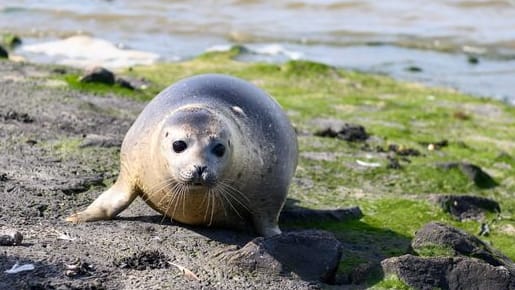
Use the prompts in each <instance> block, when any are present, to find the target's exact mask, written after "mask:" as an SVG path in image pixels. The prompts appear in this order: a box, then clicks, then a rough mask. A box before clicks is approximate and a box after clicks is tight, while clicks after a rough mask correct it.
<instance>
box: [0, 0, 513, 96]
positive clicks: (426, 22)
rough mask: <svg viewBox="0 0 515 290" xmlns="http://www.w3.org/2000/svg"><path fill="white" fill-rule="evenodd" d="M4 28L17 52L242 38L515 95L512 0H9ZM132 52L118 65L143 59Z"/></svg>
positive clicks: (36, 56) (143, 48) (288, 53)
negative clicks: (76, 44) (58, 44)
mask: <svg viewBox="0 0 515 290" xmlns="http://www.w3.org/2000/svg"><path fill="white" fill-rule="evenodd" d="M0 32H14V33H17V34H19V35H21V36H22V37H23V39H24V44H23V46H22V47H20V48H18V50H17V51H16V53H19V54H21V55H22V56H24V57H26V58H28V59H29V60H33V61H41V62H56V63H67V64H72V65H73V64H75V63H74V61H75V60H76V59H77V58H81V59H82V62H81V63H80V64H78V65H85V64H87V63H88V61H91V62H94V61H95V62H97V61H103V59H96V60H91V59H89V58H88V57H84V55H87V54H88V51H87V49H85V50H84V51H83V53H82V57H81V55H78V56H75V57H74V58H69V57H67V56H66V55H63V54H62V53H55V51H56V50H55V47H54V48H53V49H54V51H53V52H54V53H53V54H52V53H50V51H48V50H47V51H45V50H37V49H36V50H34V45H41V44H48V43H49V42H50V43H52V42H55V41H59V40H63V39H67V38H68V37H74V36H77V35H81V36H86V37H90V41H91V43H96V42H95V41H97V40H98V41H107V42H108V43H110V44H112V46H113V47H114V48H118V49H122V50H124V51H127V50H129V51H132V52H142V53H147V55H143V56H149V57H150V58H149V59H151V60H152V61H156V60H163V61H177V60H182V59H188V58H192V57H195V56H196V55H198V54H200V53H202V52H204V51H206V50H209V49H214V48H220V47H221V46H225V47H226V46H227V45H231V44H243V45H245V46H247V47H248V48H249V49H250V50H251V51H252V52H253V53H252V54H249V55H247V56H243V57H242V58H243V59H245V60H250V61H252V60H259V61H284V60H287V59H310V60H315V61H321V62H325V63H328V64H331V65H336V66H340V67H344V68H350V69H355V70H360V71H367V72H375V73H383V74H388V75H391V76H393V77H396V78H399V79H406V80H415V81H420V82H423V83H428V84H431V85H440V86H447V87H454V88H457V89H459V90H461V91H464V92H469V93H473V94H476V95H480V96H490V97H496V98H502V99H506V100H507V101H509V102H512V103H515V2H514V1H512V0H505V1H501V0H493V1H484V0H435V1H422V0H412V1H409V0H389V1H374V0H361V1H341V0H340V1H337V0H334V1H331V0H328V1H315V0H298V1H295V0H286V1H271V0H263V1H257V0H232V1H231V0H211V1H209V0H207V1H166V0H147V1H128V0H110V1H109V0H75V1H65V0H47V1H36V0H18V1H5V0H0ZM68 43H69V42H68ZM96 44H97V43H96ZM47 47H48V46H47ZM84 47H85V48H88V46H84ZM30 48H32V50H31V49H30ZM36 48H37V46H36ZM39 48H41V46H40V47H39ZM57 51H58V50H57ZM89 53H90V54H91V55H93V56H95V53H91V51H90V52H89ZM116 54H117V53H114V55H116ZM135 55H138V56H139V57H142V54H135ZM124 57H126V59H121V60H115V61H113V62H112V63H111V65H112V66H124V65H133V64H136V63H138V62H142V60H141V59H135V58H133V57H132V56H131V54H130V53H129V54H127V53H125V54H124ZM472 59H477V60H479V62H477V63H475V62H474V61H470V60H472ZM145 61H148V59H145ZM410 68H411V69H410ZM412 68H418V69H420V70H421V71H419V72H413V69H412Z"/></svg>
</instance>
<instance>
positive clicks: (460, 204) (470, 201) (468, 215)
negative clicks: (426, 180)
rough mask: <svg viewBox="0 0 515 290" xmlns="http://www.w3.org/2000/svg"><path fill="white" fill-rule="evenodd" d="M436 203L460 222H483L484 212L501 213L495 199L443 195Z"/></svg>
mask: <svg viewBox="0 0 515 290" xmlns="http://www.w3.org/2000/svg"><path fill="white" fill-rule="evenodd" d="M436 201H437V202H438V203H439V204H440V206H441V207H442V209H443V210H444V211H445V212H448V213H450V214H451V215H453V216H454V217H456V218H457V219H459V220H467V219H473V220H478V221H480V220H482V219H483V218H484V212H486V211H488V212H493V213H500V212H501V207H500V205H499V203H498V202H497V201H495V200H493V199H489V198H486V197H481V196H472V195H442V196H438V197H437V199H436Z"/></svg>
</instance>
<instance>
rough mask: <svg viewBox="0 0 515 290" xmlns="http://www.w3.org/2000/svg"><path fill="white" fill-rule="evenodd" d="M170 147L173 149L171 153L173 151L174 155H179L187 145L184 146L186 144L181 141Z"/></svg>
mask: <svg viewBox="0 0 515 290" xmlns="http://www.w3.org/2000/svg"><path fill="white" fill-rule="evenodd" d="M172 147H173V151H175V153H181V152H182V151H184V150H186V148H187V147H188V145H186V142H184V141H182V140H181V141H175V142H173V144H172Z"/></svg>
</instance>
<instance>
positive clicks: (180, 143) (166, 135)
mask: <svg viewBox="0 0 515 290" xmlns="http://www.w3.org/2000/svg"><path fill="white" fill-rule="evenodd" d="M297 158H298V145H297V137H296V134H295V131H294V130H293V127H292V125H291V123H290V121H289V120H288V117H287V116H286V114H285V113H284V111H283V110H282V109H281V107H280V105H279V104H278V103H277V102H276V101H275V100H274V99H273V98H271V97H270V96H269V95H268V94H267V93H265V92H264V91H263V90H261V89H259V88H258V87H256V86H254V85H253V84H251V83H249V82H247V81H244V80H242V79H238V78H235V77H231V76H226V75H219V74H205V75H198V76H194V77H190V78H187V79H184V80H181V81H179V82H177V83H175V84H173V85H171V86H170V87H168V88H166V89H165V90H164V91H162V92H161V93H159V94H158V95H157V96H156V97H155V98H154V99H153V100H152V101H151V102H150V103H149V104H148V105H147V106H146V107H145V109H144V110H143V111H142V113H141V114H140V115H139V116H138V118H137V119H136V121H135V122H134V124H133V125H132V127H131V128H130V129H129V131H128V132H127V134H126V136H125V138H124V140H123V143H122V147H121V151H120V173H119V176H118V179H117V180H116V182H115V183H114V184H113V185H112V186H111V187H110V188H109V189H108V190H106V191H105V192H103V193H102V194H101V195H100V196H99V197H98V198H97V199H96V200H95V201H94V202H93V203H92V204H91V205H89V206H88V207H87V208H86V209H85V210H84V211H81V212H78V213H75V214H72V215H71V216H69V217H68V218H67V220H68V221H70V222H84V221H95V220H107V219H112V218H113V217H115V216H116V215H117V214H119V213H120V212H121V211H123V210H124V209H125V208H127V206H129V204H130V203H131V202H132V201H133V200H134V199H135V198H136V197H137V196H140V197H141V198H142V199H143V200H144V201H145V202H146V203H147V204H148V205H149V206H151V207H152V208H153V209H155V210H156V211H158V212H160V213H161V214H163V215H165V216H168V217H170V218H171V219H172V221H177V222H180V223H183V224H188V225H204V226H219V227H230V228H245V227H248V226H249V225H253V228H254V230H255V231H256V232H257V233H258V234H259V235H262V236H265V237H268V236H273V235H277V234H280V233H281V231H280V229H279V227H278V219H279V213H280V211H281V209H282V207H283V205H284V202H285V200H286V196H287V193H288V188H289V185H290V182H291V179H292V177H293V175H294V173H295V169H296V166H297Z"/></svg>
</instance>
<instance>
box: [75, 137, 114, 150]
mask: <svg viewBox="0 0 515 290" xmlns="http://www.w3.org/2000/svg"><path fill="white" fill-rule="evenodd" d="M121 145H122V141H121V140H118V139H115V138H112V137H108V136H101V135H96V134H88V135H87V136H86V138H84V140H83V141H82V142H81V144H80V145H79V147H81V148H84V147H102V148H109V147H120V146H121Z"/></svg>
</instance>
